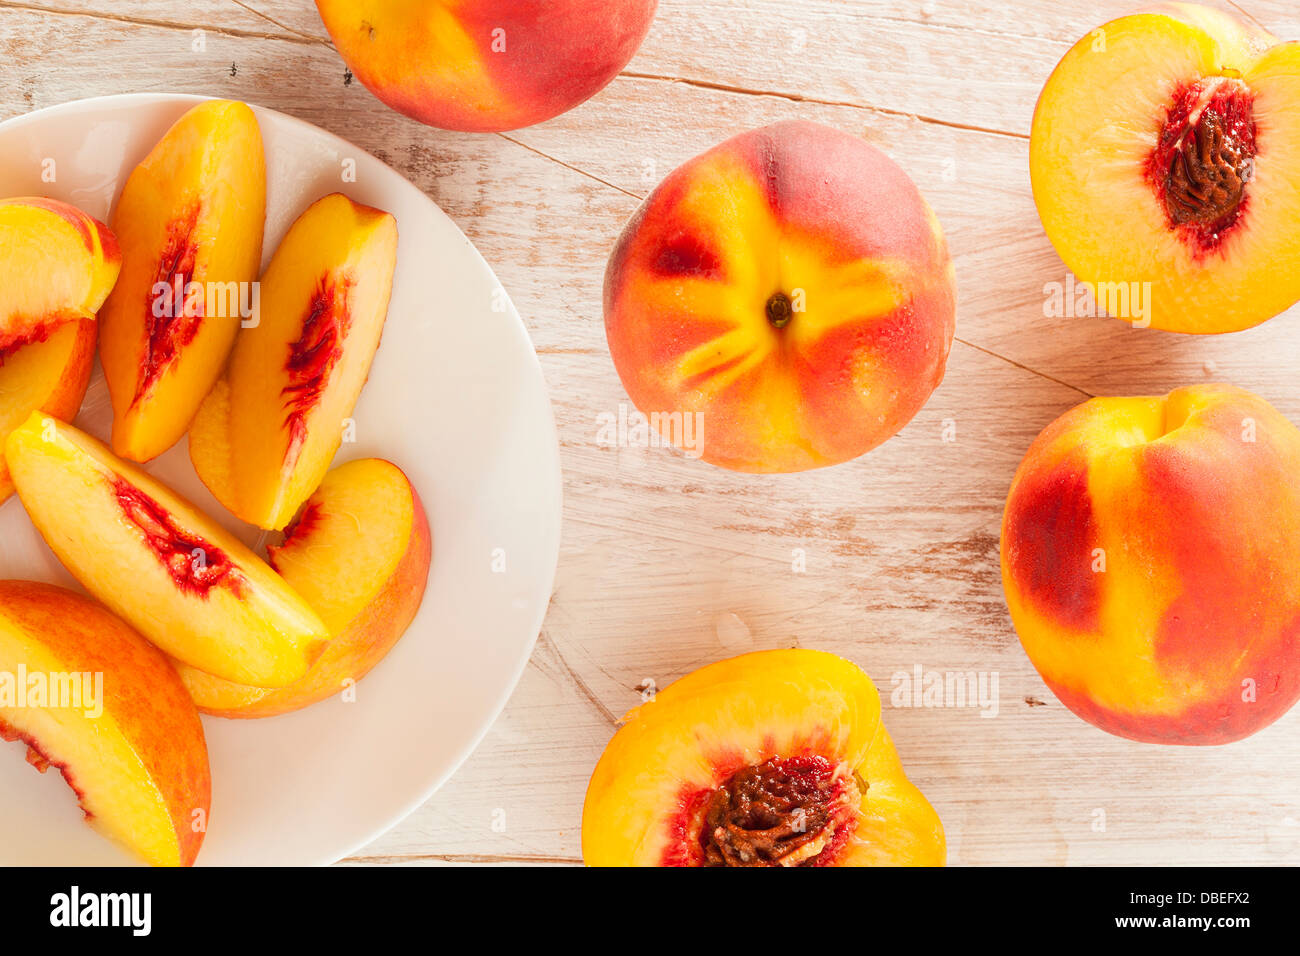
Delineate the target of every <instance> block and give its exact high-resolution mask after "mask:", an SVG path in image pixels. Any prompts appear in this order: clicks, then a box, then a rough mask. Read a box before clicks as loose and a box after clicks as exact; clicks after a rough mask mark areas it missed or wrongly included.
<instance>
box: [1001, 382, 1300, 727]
mask: <svg viewBox="0 0 1300 956" xmlns="http://www.w3.org/2000/svg"><path fill="white" fill-rule="evenodd" d="M1297 472H1300V430H1297V429H1296V427H1295V426H1294V425H1292V424H1291V423H1290V422H1289V421H1287V420H1286V418H1284V417H1283V416H1282V415H1281V414H1280V413H1279V412H1278V411H1277V410H1276V409H1274V408H1273V407H1272V406H1271V405H1269V403H1268V402H1266V401H1264V399H1262V398H1260V397H1259V396H1257V395H1252V394H1251V393H1250V392H1247V391H1245V390H1244V389H1240V388H1234V387H1232V386H1229V385H1202V386H1194V387H1190V388H1181V389H1178V390H1176V391H1174V392H1172V393H1170V394H1169V395H1168V396H1166V397H1147V396H1142V397H1135V398H1094V399H1092V400H1090V401H1087V402H1085V403H1083V404H1082V405H1079V406H1077V407H1075V408H1073V409H1071V410H1070V411H1068V412H1066V413H1065V414H1064V415H1062V416H1061V417H1060V418H1059V419H1057V420H1056V421H1055V422H1053V423H1052V424H1051V425H1049V426H1047V428H1046V429H1044V430H1043V433H1042V434H1041V435H1039V436H1038V439H1037V440H1036V441H1035V442H1034V443H1033V445H1032V446H1031V447H1030V449H1029V451H1028V452H1027V453H1026V455H1025V459H1024V461H1023V462H1022V463H1021V465H1020V468H1019V470H1018V471H1017V472H1016V476H1015V479H1014V481H1013V482H1012V485H1011V492H1010V494H1009V495H1008V496H1007V506H1006V513H1005V516H1004V518H1003V522H1002V580H1003V585H1004V587H1005V590H1006V597H1007V606H1008V608H1009V609H1010V611H1011V619H1012V621H1013V622H1014V623H1015V626H1016V631H1017V633H1018V634H1019V635H1020V642H1021V644H1023V645H1024V648H1025V652H1026V653H1027V654H1028V655H1029V659H1030V660H1031V661H1033V663H1034V666H1035V667H1036V668H1038V672H1039V673H1040V674H1041V675H1042V677H1043V680H1044V681H1046V683H1047V684H1048V686H1049V687H1051V688H1052V690H1053V692H1054V693H1055V694H1056V696H1057V697H1059V698H1060V700H1061V702H1062V703H1063V704H1065V705H1066V706H1067V707H1068V708H1070V710H1072V711H1074V712H1075V713H1076V714H1078V715H1079V716H1080V717H1082V718H1083V719H1085V720H1087V721H1089V722H1090V723H1092V724H1095V725H1096V726H1098V727H1100V728H1102V729H1103V730H1106V731H1109V732H1110V733H1112V734H1117V735H1119V736H1121V737H1128V738H1130V739H1133V740H1140V741H1145V742H1149V743H1165V744H1224V743H1229V742H1231V741H1234V740H1239V739H1241V738H1243V737H1247V736H1249V735H1250V734H1253V733H1255V732H1256V731H1258V730H1260V729H1261V728H1263V727H1266V726H1268V725H1269V724H1270V723H1272V722H1273V721H1275V720H1277V719H1278V718H1279V717H1281V716H1282V715H1283V714H1284V713H1286V712H1287V711H1288V710H1289V709H1290V708H1291V707H1292V706H1294V705H1295V703H1296V701H1297V700H1300V552H1297V550H1296V541H1297V540H1300V487H1297V485H1296V474H1297Z"/></svg>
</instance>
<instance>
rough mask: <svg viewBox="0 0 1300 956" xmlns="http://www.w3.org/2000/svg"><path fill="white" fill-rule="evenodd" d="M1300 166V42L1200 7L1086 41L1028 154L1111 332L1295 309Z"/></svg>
mask: <svg viewBox="0 0 1300 956" xmlns="http://www.w3.org/2000/svg"><path fill="white" fill-rule="evenodd" d="M1293 163H1294V164H1296V165H1294V166H1293V165H1292V164H1293ZM1298 167H1300V43H1294V42H1293V43H1282V42H1281V41H1279V40H1278V39H1277V38H1276V37H1274V36H1272V35H1271V34H1269V33H1268V32H1266V31H1265V30H1263V29H1262V28H1260V27H1259V26H1257V25H1256V24H1254V23H1251V22H1247V21H1246V20H1243V19H1240V18H1238V17H1235V16H1233V15H1231V14H1228V13H1225V12H1222V11H1219V10H1215V9H1212V8H1210V7H1204V6H1200V5H1198V4H1194V3H1167V4H1164V5H1161V6H1158V7H1155V8H1154V9H1151V10H1148V11H1146V12H1142V13H1137V14H1134V15H1132V16H1126V17H1121V18H1120V19H1118V20H1113V21H1111V22H1110V23H1107V24H1105V25H1104V26H1102V27H1100V28H1098V29H1096V30H1093V31H1092V32H1091V33H1089V34H1088V35H1087V36H1085V37H1083V39H1081V40H1080V41H1079V42H1078V43H1076V44H1075V45H1074V47H1073V48H1072V49H1071V50H1070V51H1069V52H1068V53H1066V55H1065V56H1064V57H1063V58H1062V60H1061V62H1060V64H1058V65H1057V67H1056V69H1055V70H1054V71H1053V72H1052V75H1051V77H1050V78H1049V79H1048V81H1047V84H1046V86H1044V88H1043V91H1042V95H1041V96H1040V97H1039V99H1038V106H1037V108H1036V109H1035V110H1034V119H1033V125H1032V130H1031V135H1030V142H1029V169H1030V178H1031V180H1032V183H1033V190H1034V201H1035V203H1036V204H1037V206H1038V214H1039V216H1040V218H1041V219H1042V221H1043V228H1044V229H1045V230H1046V231H1047V235H1048V238H1050V239H1051V240H1052V244H1053V245H1054V246H1055V247H1056V251H1057V252H1058V253H1060V256H1061V258H1062V259H1063V260H1064V261H1065V264H1066V265H1067V266H1069V267H1070V269H1071V270H1072V271H1073V272H1074V273H1075V274H1076V275H1077V276H1078V277H1079V278H1080V279H1082V280H1084V281H1085V282H1087V283H1090V284H1091V285H1092V286H1093V288H1094V289H1095V290H1102V291H1103V293H1104V294H1099V295H1098V296H1097V299H1098V301H1099V304H1102V303H1101V300H1102V299H1103V298H1104V299H1105V303H1104V304H1103V308H1104V309H1105V310H1106V311H1108V312H1110V313H1111V314H1112V316H1113V317H1114V318H1119V319H1124V320H1126V321H1130V322H1134V323H1136V324H1139V325H1150V326H1151V327H1153V328H1157V329H1165V330H1168V331H1173V332H1189V333H1214V332H1233V331H1237V330H1240V329H1245V328H1249V327H1251V326H1253V325H1258V324H1259V323H1260V322H1263V321H1264V320H1265V319H1268V318H1269V317H1270V316H1273V315H1276V314H1277V313H1279V312H1282V311H1283V310H1285V309H1287V308H1288V307H1290V306H1291V305H1292V304H1294V303H1295V302H1296V301H1297V300H1298V299H1300V233H1297V231H1296V229H1295V223H1296V221H1297V219H1300V190H1297V189H1296V187H1295V182H1296V179H1297V177H1298V176H1300V168H1298ZM1134 290H1136V291H1137V292H1138V293H1139V294H1141V295H1142V296H1143V299H1144V300H1146V304H1145V305H1144V306H1143V307H1142V308H1141V309H1134V308H1133V306H1132V305H1131V299H1132V292H1133V291H1134ZM1126 292H1127V294H1125V293H1126ZM1126 303H1130V304H1127V305H1126Z"/></svg>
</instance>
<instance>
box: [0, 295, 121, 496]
mask: <svg viewBox="0 0 1300 956" xmlns="http://www.w3.org/2000/svg"><path fill="white" fill-rule="evenodd" d="M96 331H97V326H96V323H95V320H94V319H93V318H91V319H75V320H73V321H70V322H64V323H63V324H61V325H60V326H59V327H58V328H56V329H54V330H52V331H51V332H49V334H48V336H47V337H46V338H45V339H43V340H42V341H39V342H31V343H28V344H27V345H23V346H20V347H19V348H16V349H15V350H14V351H12V352H10V353H9V354H8V355H5V356H3V357H0V448H3V446H4V440H5V439H6V438H7V437H8V436H9V433H10V432H11V431H13V430H14V429H15V428H17V427H18V426H19V425H21V424H22V423H23V422H25V421H26V420H27V418H28V416H29V415H31V414H32V412H34V411H39V412H40V413H41V414H43V415H48V416H50V417H52V418H59V419H63V420H64V421H71V420H72V419H73V418H75V417H76V415H77V411H78V410H79V409H80V408H81V402H82V399H83V398H85V396H86V387H87V386H88V385H89V384H90V373H91V370H92V369H93V368H94V367H95V333H96ZM13 492H14V485H13V481H12V480H11V479H10V477H9V465H8V464H7V463H6V462H5V460H4V456H3V455H0V503H3V502H4V501H5V500H6V499H7V498H8V497H9V496H10V495H12V494H13Z"/></svg>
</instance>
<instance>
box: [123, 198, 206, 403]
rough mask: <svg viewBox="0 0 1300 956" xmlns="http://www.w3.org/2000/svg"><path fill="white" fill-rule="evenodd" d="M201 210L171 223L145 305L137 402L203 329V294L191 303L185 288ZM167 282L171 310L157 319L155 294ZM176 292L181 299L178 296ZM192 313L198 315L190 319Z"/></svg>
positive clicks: (192, 263) (193, 259)
mask: <svg viewBox="0 0 1300 956" xmlns="http://www.w3.org/2000/svg"><path fill="white" fill-rule="evenodd" d="M198 221H199V207H198V206H197V205H195V206H192V207H191V208H190V210H189V211H188V212H187V213H186V214H185V215H184V216H182V217H180V218H179V219H177V220H175V221H173V222H172V224H171V225H170V227H169V228H168V231H167V244H166V245H165V246H164V247H163V252H162V255H161V256H160V257H159V260H158V272H157V274H156V277H155V279H154V282H153V283H151V284H150V287H149V297H148V299H147V300H146V302H145V331H146V335H147V339H146V342H145V353H144V359H143V361H141V363H140V386H139V388H138V389H137V390H136V396H135V400H136V401H137V402H138V401H140V399H141V398H143V397H144V396H146V395H148V394H149V392H150V390H151V389H152V388H153V387H154V385H156V384H157V383H158V380H159V379H160V378H162V377H163V375H164V374H165V373H166V371H167V369H169V368H170V367H171V366H172V364H173V363H174V362H176V360H177V359H178V358H179V357H180V354H181V351H182V350H183V349H184V348H185V347H186V346H188V345H189V344H190V343H191V342H193V341H194V338H195V336H197V335H198V334H199V329H200V328H202V326H203V308H204V300H203V296H202V295H201V294H200V295H198V296H195V297H194V298H193V299H191V298H190V297H189V296H188V295H187V294H186V287H187V286H188V285H189V284H190V282H191V281H193V279H194V267H195V263H196V260H197V259H198V254H199V249H198V245H197V244H196V242H195V239H194V233H195V231H196V230H197V228H198ZM160 282H165V283H166V284H167V287H168V289H169V291H168V292H167V293H165V294H164V295H166V296H168V297H170V298H169V300H168V301H169V307H167V308H163V309H161V311H163V312H164V313H170V314H163V315H158V314H157V312H158V311H159V309H157V308H156V306H159V305H160V303H159V298H158V296H156V295H155V294H154V291H153V290H154V287H155V286H156V285H157V284H158V283H160ZM177 290H179V291H180V295H179V296H178V295H177ZM190 312H195V313H197V314H194V315H191V314H189V313H190Z"/></svg>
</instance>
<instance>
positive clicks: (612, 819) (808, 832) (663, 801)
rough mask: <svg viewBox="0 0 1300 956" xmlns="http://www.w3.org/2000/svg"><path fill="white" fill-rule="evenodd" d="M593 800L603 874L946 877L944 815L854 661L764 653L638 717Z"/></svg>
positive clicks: (664, 697) (694, 680) (676, 688)
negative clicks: (775, 871)
mask: <svg viewBox="0 0 1300 956" xmlns="http://www.w3.org/2000/svg"><path fill="white" fill-rule="evenodd" d="M626 721H627V722H626V723H625V725H624V726H623V727H622V729H620V730H619V731H618V733H617V734H615V735H614V739H613V740H612V741H611V742H610V744H609V746H608V747H607V748H606V749H605V753H604V754H603V755H602V757H601V759H600V762H599V763H598V764H597V766H596V770H595V773H594V774H593V775H592V778H591V783H590V785H589V786H588V788H587V800H586V805H585V807H584V808H583V817H582V852H583V858H584V859H585V860H586V862H587V864H588V865H591V866H793V865H802V866H874V865H895V866H897V865H921V866H939V865H942V864H943V863H944V860H945V846H944V836H943V826H942V824H941V823H940V821H939V817H938V815H937V814H936V813H935V812H934V809H933V808H932V807H931V806H930V804H929V803H928V802H927V801H926V799H925V797H924V796H922V795H921V792H920V791H919V790H917V789H916V787H915V786H913V785H912V784H911V783H910V782H909V781H908V779H907V777H906V776H905V775H904V774H903V769H902V766H901V764H900V763H899V760H898V755H897V753H896V752H895V750H894V746H893V742H892V741H891V740H890V738H889V734H888V733H887V732H886V731H885V729H884V727H883V725H882V724H881V720H880V696H879V695H878V694H877V693H876V689H875V687H874V685H873V684H872V683H871V680H870V678H868V677H867V675H866V674H864V673H863V672H862V670H861V669H860V668H858V667H857V666H856V665H854V664H851V663H850V662H848V661H846V660H843V659H842V658H839V657H836V656H834V655H832V654H826V653H823V652H821V651H812V650H781V651H760V652H757V653H753V654H745V655H743V656H741V657H735V658H732V659H730V660H726V661H722V662H720V663H717V664H712V665H709V666H707V667H704V668H701V669H700V670H697V671H695V672H693V673H691V674H688V675H687V676H686V677H683V678H682V679H681V680H679V681H677V682H676V683H674V684H672V685H671V686H670V687H668V688H667V689H666V690H663V691H661V692H660V693H659V695H658V696H657V698H655V699H654V700H652V701H650V702H648V703H646V704H643V705H642V706H640V707H638V708H637V709H636V710H634V711H632V712H631V713H630V714H629V715H628V716H627V718H626Z"/></svg>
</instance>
